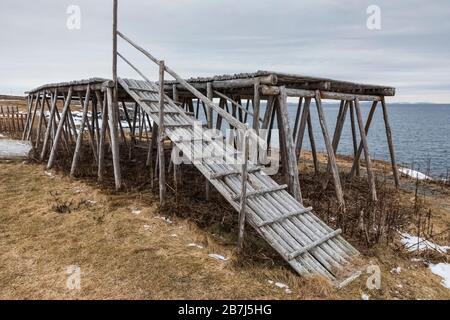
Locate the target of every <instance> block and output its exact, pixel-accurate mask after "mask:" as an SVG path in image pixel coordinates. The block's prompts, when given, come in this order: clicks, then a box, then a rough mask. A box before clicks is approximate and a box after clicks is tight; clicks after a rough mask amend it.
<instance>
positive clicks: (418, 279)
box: [0, 153, 450, 299]
mask: <svg viewBox="0 0 450 320" xmlns="http://www.w3.org/2000/svg"><path fill="white" fill-rule="evenodd" d="M86 154H87V153H86ZM85 160H86V161H85V162H84V163H83V167H82V170H81V172H80V174H81V178H82V180H77V181H74V180H71V179H70V178H68V177H67V176H65V174H64V172H67V171H66V170H67V166H68V164H69V163H68V162H67V161H60V162H58V168H59V169H57V170H55V172H54V173H53V176H52V177H49V176H48V175H46V174H45V173H44V171H43V169H42V166H41V165H40V164H33V163H0V203H1V208H2V210H1V212H0V288H1V290H0V298H8V299H360V297H361V294H362V293H368V294H369V295H370V296H371V297H372V298H379V299H396V298H398V299H415V298H422V299H431V298H437V299H450V292H449V290H448V289H445V288H444V287H442V286H441V285H440V281H441V280H440V278H439V277H437V276H434V275H432V274H431V273H430V272H429V271H428V269H427V267H426V266H425V265H424V264H423V263H422V262H411V258H412V256H411V255H409V254H407V253H405V252H404V250H403V249H401V248H400V247H399V245H398V239H394V240H395V241H394V242H393V243H391V244H390V245H386V244H384V243H379V244H377V245H371V246H367V244H366V243H365V242H364V241H363V238H361V237H360V235H358V234H356V233H355V237H354V238H353V239H352V243H353V244H355V245H356V246H357V248H358V249H359V250H360V251H361V252H362V254H363V259H364V261H365V262H366V264H371V263H373V264H377V265H379V266H380V268H381V271H382V289H381V290H373V291H369V290H368V289H367V288H366V285H365V283H366V279H367V277H368V275H362V276H361V277H360V278H359V279H357V280H356V281H354V282H352V283H351V284H350V285H349V286H347V287H346V288H344V289H342V290H340V291H337V290H335V289H334V288H332V287H330V285H329V284H328V283H326V282H324V281H323V280H321V279H315V278H312V279H304V278H301V277H299V276H298V275H297V274H295V273H294V272H292V270H291V269H290V268H289V266H287V264H286V263H285V262H284V261H283V260H282V259H281V258H280V257H279V255H278V254H276V252H274V251H273V250H272V249H271V248H270V246H269V245H267V244H266V243H265V241H264V240H262V239H261V238H260V237H259V236H257V235H256V233H255V232H254V231H253V230H250V229H248V232H247V233H246V236H247V242H246V247H245V250H244V252H243V253H241V254H238V253H237V252H236V251H235V240H236V239H235V234H236V221H235V220H236V214H235V213H234V211H233V210H232V209H231V207H230V206H229V205H228V204H227V203H226V201H224V200H223V199H222V198H221V197H220V195H219V194H217V193H216V192H213V193H212V201H211V202H206V201H204V193H203V190H204V179H203V178H202V177H201V176H200V175H199V174H198V173H197V172H196V171H195V170H194V169H189V168H184V169H183V178H184V179H183V185H182V186H181V187H180V189H179V190H180V193H179V195H178V196H177V197H176V196H175V195H174V194H173V193H172V192H169V205H168V207H167V208H166V210H165V211H164V212H163V213H160V210H159V208H158V205H157V203H158V198H157V192H156V189H155V190H154V192H152V191H151V190H150V186H149V182H148V173H147V171H146V170H145V169H144V168H143V167H142V165H141V162H142V159H139V157H138V160H137V161H136V162H126V163H124V167H125V174H124V176H125V190H124V191H123V192H120V193H116V192H114V191H113V190H112V189H111V186H112V185H113V181H112V180H110V178H108V179H107V180H106V181H105V182H104V183H103V184H102V185H98V184H97V183H96V182H95V170H93V169H92V166H91V165H90V164H89V161H88V160H89V158H88V157H86V158H85ZM107 169H108V171H110V170H111V168H110V167H109V168H107ZM110 173H111V172H108V174H107V175H106V176H107V177H110V176H112V175H111V174H110ZM306 178H307V177H306ZM303 179H305V177H302V180H303ZM169 183H170V182H169ZM316 187H317V186H311V188H316ZM356 189H357V188H356ZM169 190H170V189H169ZM311 190H313V189H311ZM354 192H356V191H354ZM445 192H446V191H445ZM307 193H308V191H307V192H306V194H307ZM312 194H313V192H311V195H312ZM440 194H441V195H443V196H441V198H439V199H440V202H439V203H440V204H442V206H440V207H439V210H441V211H436V213H435V216H436V217H435V219H434V223H435V228H436V230H443V229H444V228H445V225H446V224H448V223H449V220H450V219H449V215H448V213H449V211H450V210H449V208H450V206H449V207H446V204H447V205H448V203H449V202H450V200H449V199H450V198H449V197H448V196H447V195H445V193H444V191H442V192H441V193H440ZM311 195H308V199H306V201H310V202H311V203H312V202H313V201H314V199H313V198H312V196H311ZM398 196H399V197H400V198H401V199H402V201H403V202H404V203H403V205H404V206H405V207H407V206H408V205H411V203H412V202H411V201H412V199H411V198H412V197H413V196H412V195H411V193H410V192H407V191H404V192H402V193H400V194H399V195H398ZM424 201H425V200H424ZM134 208H138V209H140V210H142V212H141V213H140V214H139V215H135V214H133V213H132V210H133V209H134ZM436 210H437V209H436ZM318 211H319V212H318V213H319V214H320V215H321V216H322V217H323V218H324V219H326V218H327V215H328V218H331V217H330V216H329V213H328V212H327V210H325V209H324V208H321V207H320V206H319V209H318ZM329 211H330V212H331V211H332V210H329ZM160 214H162V215H164V216H167V217H169V218H170V219H171V220H172V221H173V223H172V224H169V223H167V222H165V221H163V220H162V219H160V218H159V215H160ZM175 235H176V236H175ZM438 240H443V239H441V238H439V239H438ZM190 243H196V244H200V245H202V246H203V247H204V248H203V249H199V248H195V247H188V246H187V245H188V244H190ZM209 253H218V254H221V255H223V256H226V257H228V258H229V260H228V261H226V262H223V261H217V260H215V259H212V258H210V257H208V254H209ZM439 259H440V258H439ZM70 265H78V266H80V267H81V272H82V274H81V277H82V278H81V290H80V291H70V290H68V289H67V288H66V279H67V275H66V268H67V267H68V266H70ZM398 266H400V267H401V268H402V272H401V273H400V274H396V273H391V272H390V271H391V270H392V269H393V268H396V267H398ZM269 280H272V281H275V282H282V283H285V284H287V285H288V286H289V287H290V289H291V290H292V293H290V294H288V293H286V292H285V291H284V290H283V289H280V288H277V287H276V286H274V285H273V284H269V282H268V281H269ZM400 286H401V288H400Z"/></svg>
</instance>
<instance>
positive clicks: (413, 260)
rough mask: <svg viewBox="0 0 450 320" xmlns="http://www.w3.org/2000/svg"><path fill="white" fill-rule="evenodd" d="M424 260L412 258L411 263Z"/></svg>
mask: <svg viewBox="0 0 450 320" xmlns="http://www.w3.org/2000/svg"><path fill="white" fill-rule="evenodd" d="M422 261H423V259H422V258H412V259H411V262H422Z"/></svg>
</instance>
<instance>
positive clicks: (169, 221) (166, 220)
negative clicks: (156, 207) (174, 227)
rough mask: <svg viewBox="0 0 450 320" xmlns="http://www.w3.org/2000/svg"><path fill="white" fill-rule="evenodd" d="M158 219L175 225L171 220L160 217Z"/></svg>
mask: <svg viewBox="0 0 450 320" xmlns="http://www.w3.org/2000/svg"><path fill="white" fill-rule="evenodd" d="M158 219H161V220H162V221H164V222H166V223H168V224H172V223H173V222H172V220H170V219H169V218H166V217H158Z"/></svg>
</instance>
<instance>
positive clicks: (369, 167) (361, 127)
mask: <svg viewBox="0 0 450 320" xmlns="http://www.w3.org/2000/svg"><path fill="white" fill-rule="evenodd" d="M355 111H356V118H357V120H358V126H359V132H360V134H361V143H362V145H363V149H364V158H365V160H366V168H367V179H368V181H369V188H370V194H371V196H372V201H377V190H376V187H375V178H374V175H373V170H372V161H371V160H370V151H369V144H368V143H367V136H366V132H365V130H364V124H363V120H362V115H361V108H360V107H359V100H358V98H356V99H355Z"/></svg>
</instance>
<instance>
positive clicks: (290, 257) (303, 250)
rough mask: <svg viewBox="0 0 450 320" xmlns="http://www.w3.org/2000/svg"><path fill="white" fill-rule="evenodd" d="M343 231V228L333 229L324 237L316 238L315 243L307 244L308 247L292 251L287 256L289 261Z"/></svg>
mask: <svg viewBox="0 0 450 320" xmlns="http://www.w3.org/2000/svg"><path fill="white" fill-rule="evenodd" d="M341 233H342V230H341V229H337V230H336V231H333V232H331V233H329V234H327V235H326V236H325V237H323V238H322V239H319V240H316V241H314V242H313V243H311V244H309V245H307V246H306V247H303V248H300V249H298V250H296V251H294V252H292V253H290V254H289V255H288V257H287V258H288V260H289V261H291V260H294V259H295V258H297V257H298V256H299V255H301V254H303V253H305V252H307V251H310V250H312V249H314V248H315V247H317V246H320V245H321V244H322V243H324V242H326V241H328V240H330V239H332V238H334V237H336V236H338V235H340V234H341Z"/></svg>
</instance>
